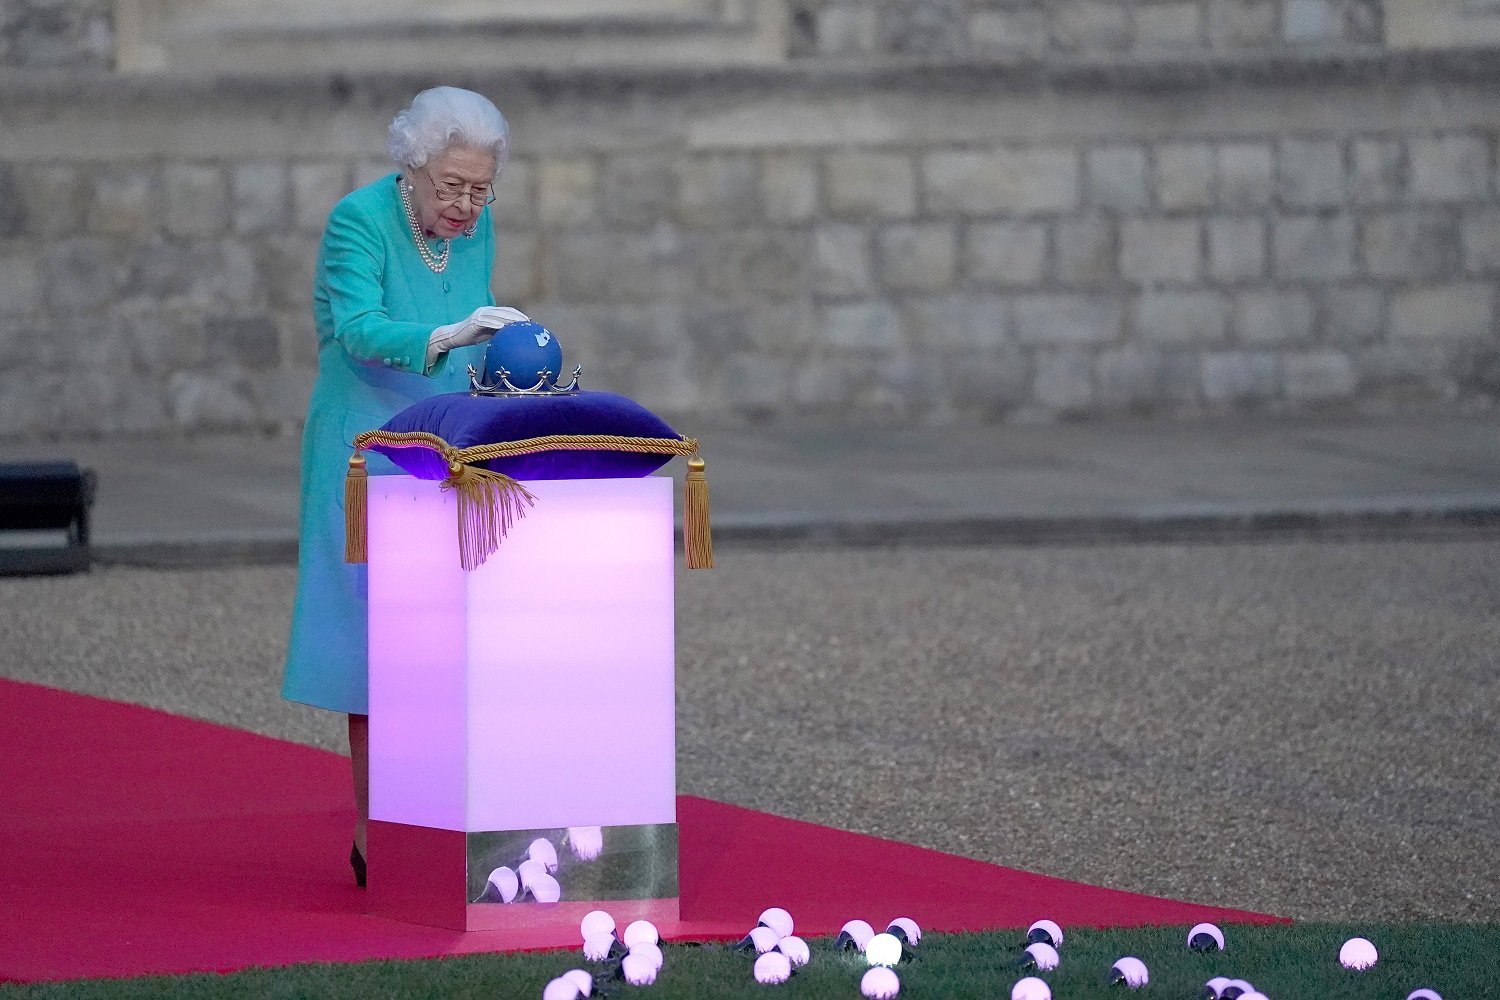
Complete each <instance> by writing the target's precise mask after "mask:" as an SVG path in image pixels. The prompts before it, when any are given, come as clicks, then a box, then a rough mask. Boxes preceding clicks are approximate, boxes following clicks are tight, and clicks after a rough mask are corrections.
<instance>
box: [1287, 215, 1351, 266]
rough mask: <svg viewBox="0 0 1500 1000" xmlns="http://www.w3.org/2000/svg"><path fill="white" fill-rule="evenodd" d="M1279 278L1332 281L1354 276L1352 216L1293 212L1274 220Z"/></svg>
mask: <svg viewBox="0 0 1500 1000" xmlns="http://www.w3.org/2000/svg"><path fill="white" fill-rule="evenodd" d="M1271 246H1272V258H1273V260H1274V262H1275V273H1276V276H1277V277H1278V278H1287V279H1292V280H1297V281H1308V280H1312V281H1329V280H1337V279H1340V278H1349V277H1353V276H1354V220H1353V219H1351V218H1349V217H1348V216H1331V217H1329V216H1316V215H1309V216H1292V217H1288V218H1279V219H1277V220H1275V222H1274V223H1273V224H1272V230H1271Z"/></svg>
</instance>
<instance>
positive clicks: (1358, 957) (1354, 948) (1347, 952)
mask: <svg viewBox="0 0 1500 1000" xmlns="http://www.w3.org/2000/svg"><path fill="white" fill-rule="evenodd" d="M1379 957H1380V955H1379V953H1378V952H1377V951H1376V950H1375V945H1373V944H1371V943H1370V941H1369V940H1368V939H1366V938H1362V937H1354V938H1350V939H1349V940H1347V941H1345V942H1344V946H1343V947H1342V948H1340V949H1339V964H1340V965H1342V966H1343V967H1344V968H1346V969H1358V970H1360V971H1361V972H1363V971H1364V970H1365V969H1368V968H1370V967H1371V966H1373V965H1374V964H1375V962H1376V960H1377V959H1379Z"/></svg>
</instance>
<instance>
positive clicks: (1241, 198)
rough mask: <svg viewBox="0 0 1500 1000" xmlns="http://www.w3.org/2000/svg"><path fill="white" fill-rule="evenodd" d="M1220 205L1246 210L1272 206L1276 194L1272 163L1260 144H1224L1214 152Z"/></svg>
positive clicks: (1265, 145)
mask: <svg viewBox="0 0 1500 1000" xmlns="http://www.w3.org/2000/svg"><path fill="white" fill-rule="evenodd" d="M1217 153H1218V183H1219V204H1220V205H1221V206H1223V207H1224V208H1228V209H1233V210H1240V211H1242V210H1245V209H1251V208H1262V207H1264V206H1266V205H1269V204H1271V202H1272V200H1273V199H1274V198H1275V194H1276V181H1275V159H1274V157H1273V156H1272V152H1271V147H1270V145H1269V144H1267V143H1261V142H1225V143H1221V144H1220V145H1219V146H1218V149H1217Z"/></svg>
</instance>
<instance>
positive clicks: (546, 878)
mask: <svg viewBox="0 0 1500 1000" xmlns="http://www.w3.org/2000/svg"><path fill="white" fill-rule="evenodd" d="M527 888H528V889H529V890H530V891H531V898H532V899H534V900H536V901H537V902H538V903H555V902H557V901H558V900H559V899H562V886H561V885H559V884H558V882H557V879H555V878H553V877H552V876H551V875H548V874H547V873H546V872H543V873H542V874H540V875H538V876H536V877H535V878H533V879H532V880H531V885H529V886H528V887H527Z"/></svg>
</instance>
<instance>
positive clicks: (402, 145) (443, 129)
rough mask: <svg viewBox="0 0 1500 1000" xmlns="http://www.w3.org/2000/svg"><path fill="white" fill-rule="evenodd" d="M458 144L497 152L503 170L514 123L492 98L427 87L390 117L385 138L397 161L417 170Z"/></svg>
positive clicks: (497, 170) (496, 172)
mask: <svg viewBox="0 0 1500 1000" xmlns="http://www.w3.org/2000/svg"><path fill="white" fill-rule="evenodd" d="M454 146H465V147H468V148H470V149H481V150H484V151H486V152H489V153H491V154H493V155H494V157H495V175H496V176H497V177H498V176H499V175H500V170H501V169H502V168H503V167H504V166H505V161H506V160H507V159H508V158H509V157H510V127H509V126H508V125H506V124H505V116H504V115H502V114H501V113H500V109H499V108H497V107H495V105H494V104H493V103H491V102H490V99H489V98H487V97H485V96H484V95H482V94H476V93H474V91H472V90H460V89H459V88H458V87H433V88H432V89H431V90H424V91H422V92H421V93H420V94H418V95H417V96H416V97H414V98H412V101H411V107H409V108H407V109H406V110H405V111H402V112H401V113H400V114H398V115H397V116H396V117H395V118H393V119H391V129H390V134H389V136H388V137H387V138H386V143H385V149H386V152H387V153H389V154H390V156H391V159H392V160H395V161H396V165H397V166H399V167H402V168H404V169H413V170H415V169H417V168H419V167H423V166H425V165H426V164H427V161H428V160H430V159H432V158H433V157H434V156H437V155H438V154H439V153H442V152H443V151H444V150H447V149H451V148H453V147H454Z"/></svg>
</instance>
